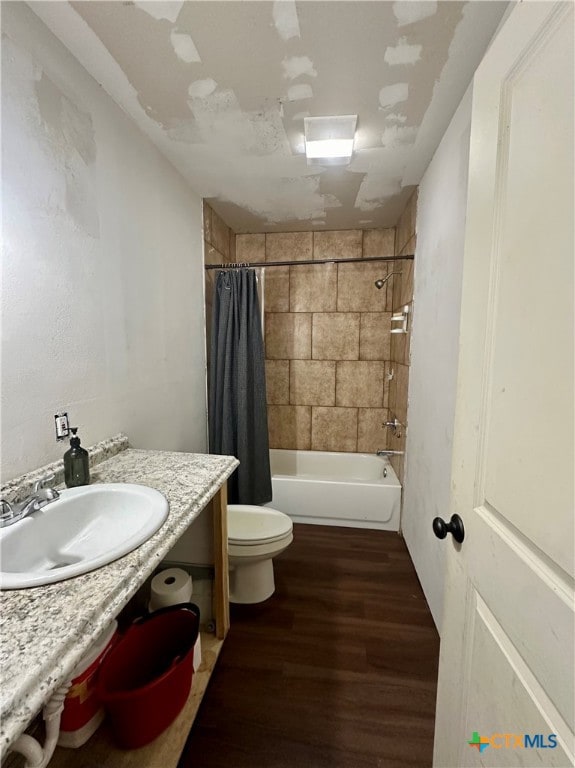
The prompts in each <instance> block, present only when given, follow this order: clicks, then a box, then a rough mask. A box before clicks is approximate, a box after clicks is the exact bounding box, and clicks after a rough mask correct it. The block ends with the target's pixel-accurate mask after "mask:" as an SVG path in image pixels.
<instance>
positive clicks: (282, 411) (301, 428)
mask: <svg viewBox="0 0 575 768" xmlns="http://www.w3.org/2000/svg"><path fill="white" fill-rule="evenodd" d="M268 428H269V441H270V448H287V449H293V450H301V451H309V450H310V448H311V408H310V407H309V406H307V405H269V406H268Z"/></svg>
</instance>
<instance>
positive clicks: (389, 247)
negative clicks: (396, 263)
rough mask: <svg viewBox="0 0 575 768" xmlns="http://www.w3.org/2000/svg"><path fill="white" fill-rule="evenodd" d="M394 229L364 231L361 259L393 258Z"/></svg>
mask: <svg viewBox="0 0 575 768" xmlns="http://www.w3.org/2000/svg"><path fill="white" fill-rule="evenodd" d="M394 247H395V228H394V227H390V228H389V229H366V230H364V232H363V258H364V259H367V258H373V257H374V256H395V251H394Z"/></svg>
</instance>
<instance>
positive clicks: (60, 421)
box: [54, 411, 70, 442]
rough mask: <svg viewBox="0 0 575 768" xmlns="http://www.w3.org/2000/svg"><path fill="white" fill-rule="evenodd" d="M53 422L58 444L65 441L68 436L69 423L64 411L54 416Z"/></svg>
mask: <svg viewBox="0 0 575 768" xmlns="http://www.w3.org/2000/svg"><path fill="white" fill-rule="evenodd" d="M54 421H55V423H56V440H57V441H58V442H60V441H61V440H65V439H66V438H67V437H68V436H69V435H70V422H69V421H68V414H67V413H66V412H65V411H61V412H60V413H56V414H54Z"/></svg>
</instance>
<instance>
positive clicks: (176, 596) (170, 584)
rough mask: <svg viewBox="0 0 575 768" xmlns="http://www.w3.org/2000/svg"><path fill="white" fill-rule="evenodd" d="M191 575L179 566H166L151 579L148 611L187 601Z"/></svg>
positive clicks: (189, 596)
mask: <svg viewBox="0 0 575 768" xmlns="http://www.w3.org/2000/svg"><path fill="white" fill-rule="evenodd" d="M192 592H193V586H192V577H191V576H190V574H189V573H186V572H185V571H184V570H182V569H181V568H168V569H167V570H165V571H161V572H160V573H158V574H157V575H156V576H154V578H153V579H152V587H151V594H150V605H149V608H150V611H157V610H158V608H165V607H166V606H168V605H177V604H178V603H189V602H190V599H191V597H192Z"/></svg>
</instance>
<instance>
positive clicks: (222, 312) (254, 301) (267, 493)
mask: <svg viewBox="0 0 575 768" xmlns="http://www.w3.org/2000/svg"><path fill="white" fill-rule="evenodd" d="M209 430H210V452H211V453H217V454H230V455H233V456H236V457H237V458H238V459H239V460H240V466H239V467H238V469H237V470H236V471H235V472H234V474H233V475H232V477H231V478H230V480H229V481H228V483H229V484H228V490H229V501H230V503H231V504H264V503H265V502H267V501H271V499H272V483H271V472H270V459H269V444H268V419H267V407H266V379H265V366H264V344H263V339H262V331H261V319H260V308H259V303H258V295H257V286H256V274H255V271H254V270H253V269H228V270H222V271H221V272H219V273H218V277H217V280H216V285H215V288H214V300H213V314H212V339H211V358H210V382H209Z"/></svg>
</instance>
